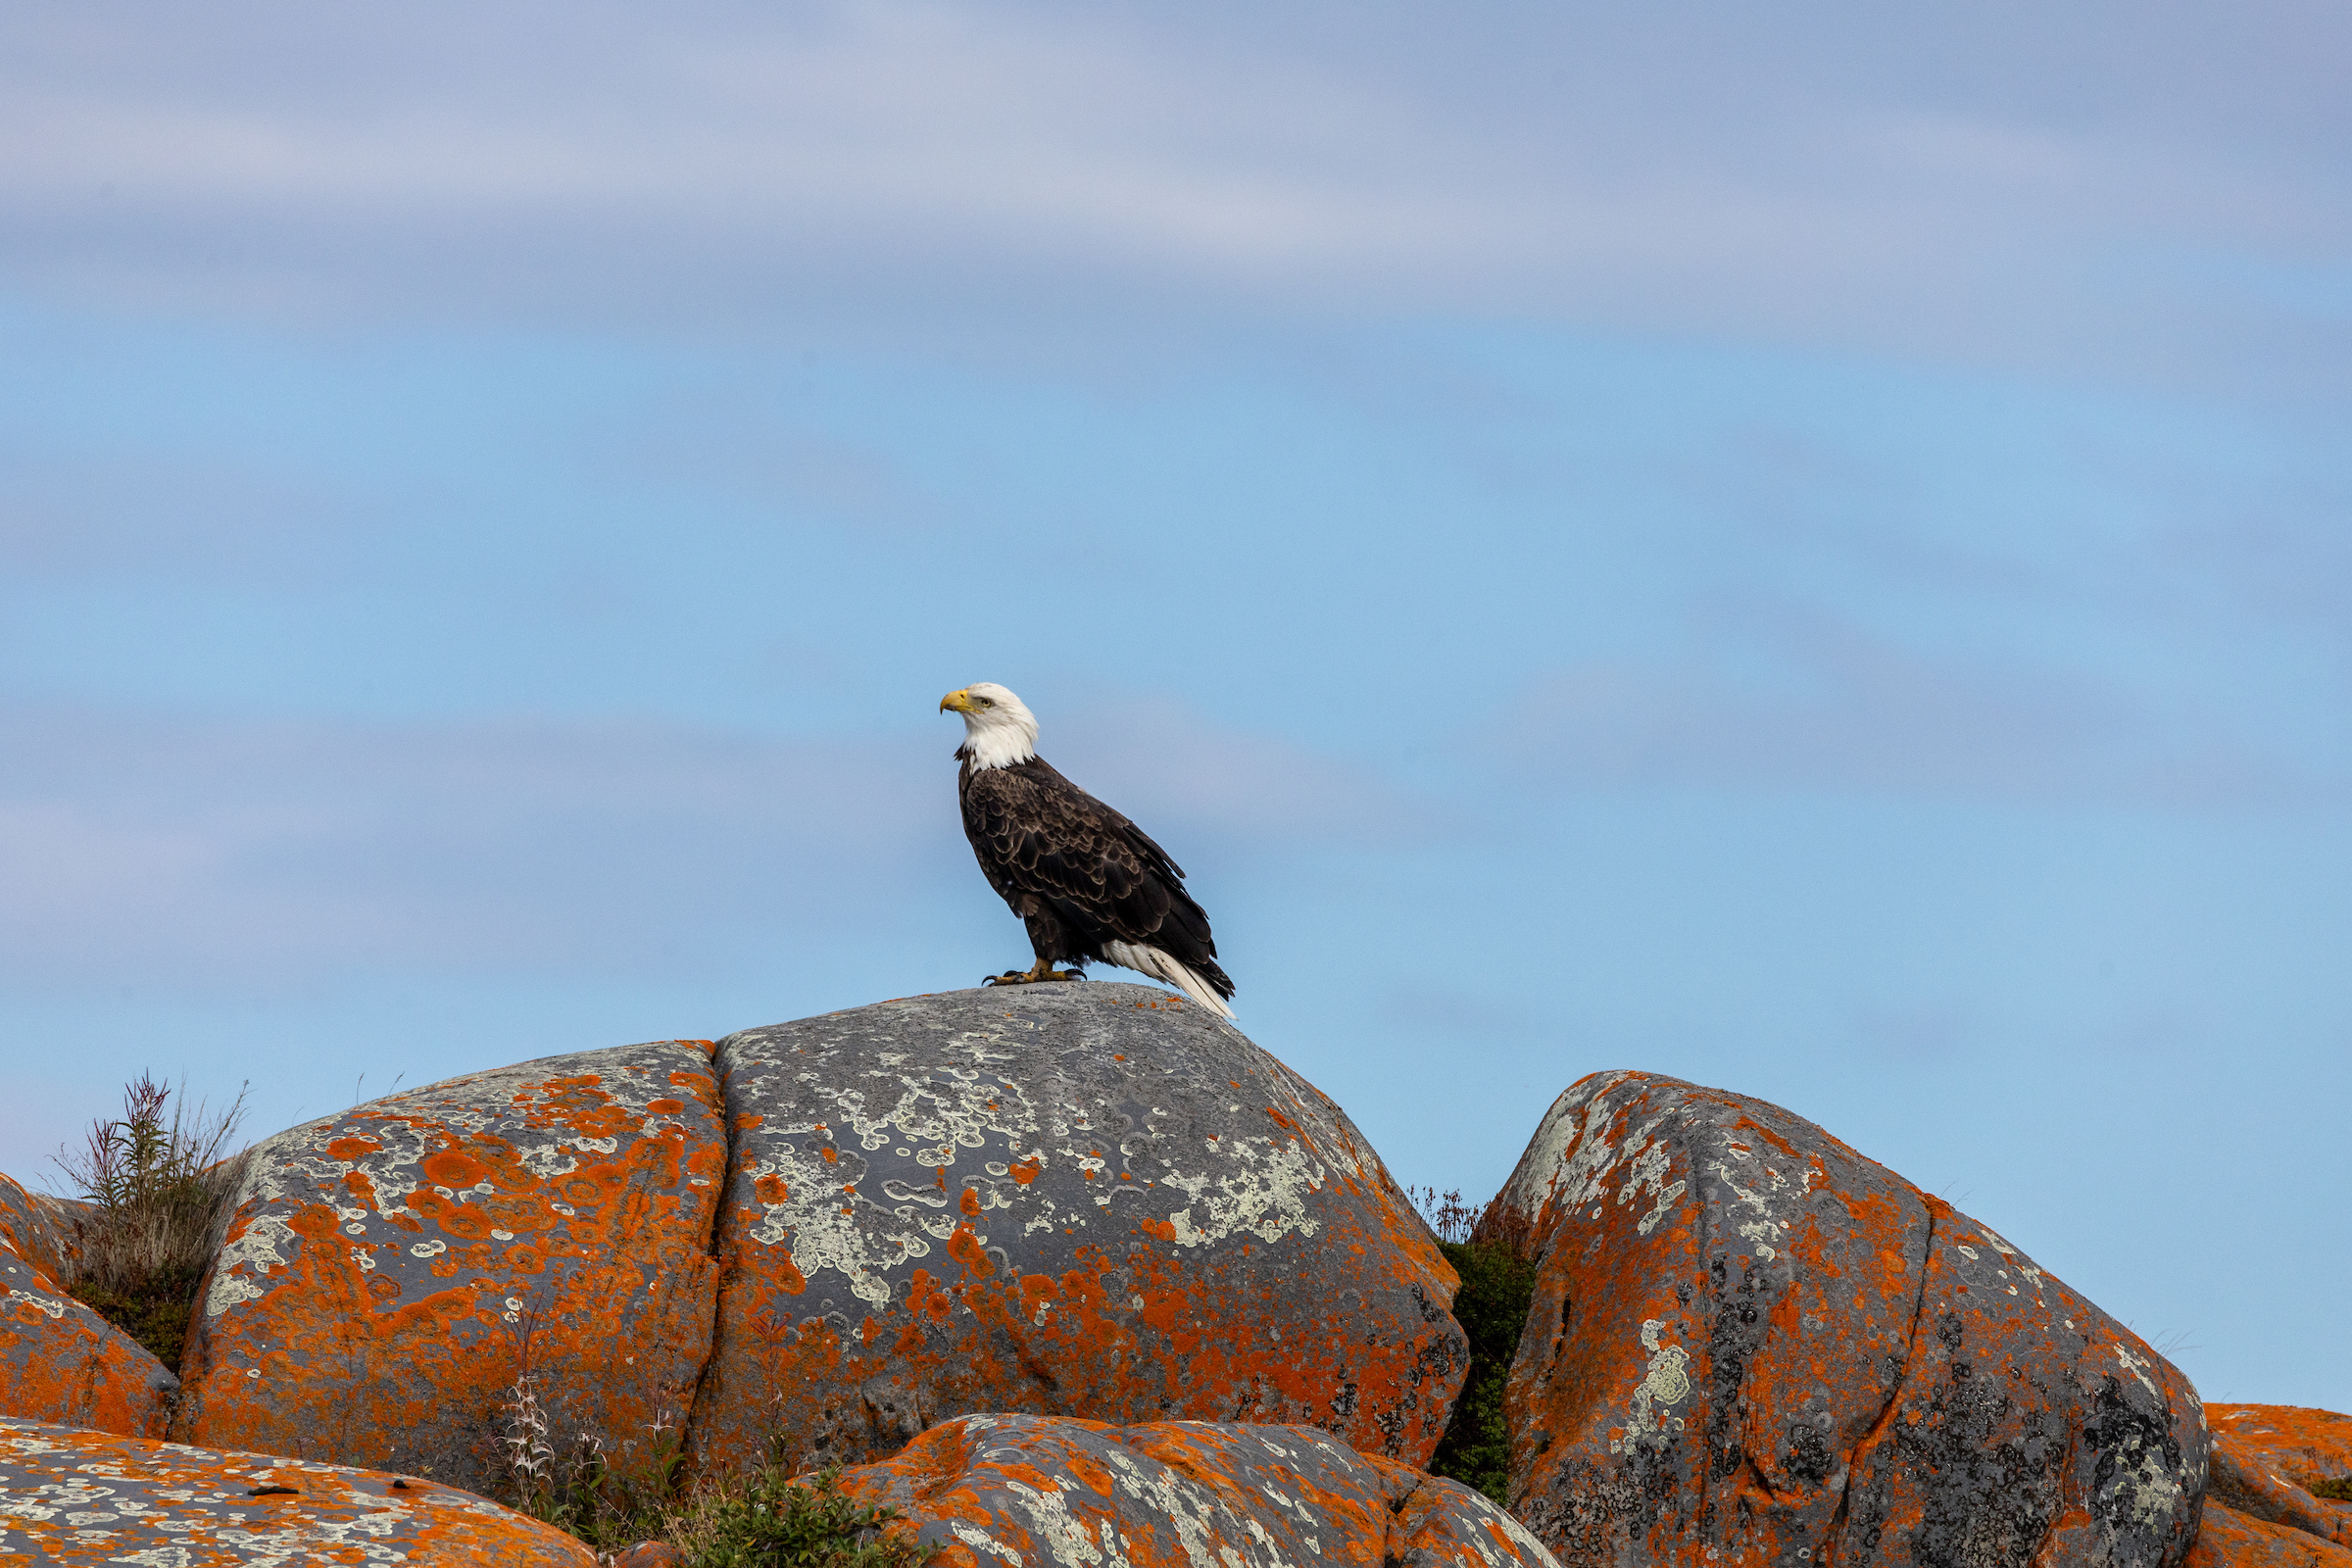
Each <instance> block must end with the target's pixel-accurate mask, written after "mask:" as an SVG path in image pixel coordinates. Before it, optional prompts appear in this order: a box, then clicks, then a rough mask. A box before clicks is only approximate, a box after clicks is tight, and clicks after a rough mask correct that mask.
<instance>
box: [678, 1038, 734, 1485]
mask: <svg viewBox="0 0 2352 1568" xmlns="http://www.w3.org/2000/svg"><path fill="white" fill-rule="evenodd" d="M711 1078H712V1079H714V1080H715V1081H716V1083H717V1086H718V1120H719V1132H720V1134H721V1135H722V1136H723V1137H724V1138H725V1139H726V1142H727V1157H726V1160H725V1162H724V1163H723V1164H721V1165H720V1166H719V1175H718V1201H716V1202H714V1203H712V1204H711V1229H710V1230H709V1231H708V1232H707V1233H706V1234H705V1235H704V1237H703V1255H704V1256H705V1257H708V1258H709V1259H711V1268H712V1270H713V1271H723V1270H724V1269H725V1267H726V1264H725V1262H724V1260H723V1259H722V1258H721V1256H720V1254H719V1250H718V1238H719V1233H720V1232H721V1231H723V1230H725V1229H726V1225H727V1199H728V1195H729V1194H731V1193H732V1192H733V1191H734V1189H735V1157H736V1154H737V1152H739V1151H740V1149H741V1148H742V1144H743V1134H742V1132H741V1131H740V1130H739V1129H738V1127H737V1125H736V1120H735V1118H736V1110H735V1096H734V1084H733V1080H734V1074H732V1073H728V1072H721V1071H720V1070H719V1066H718V1042H717V1041H715V1040H714V1041H711ZM725 1291H726V1280H725V1278H724V1277H723V1274H722V1276H721V1277H720V1278H718V1279H715V1280H713V1281H712V1282H711V1342H710V1343H711V1348H710V1349H709V1350H708V1351H707V1352H705V1354H704V1356H703V1364H702V1365H701V1366H700V1367H698V1368H696V1369H695V1374H694V1389H693V1392H692V1396H691V1397H689V1398H688V1399H687V1400H686V1408H685V1409H684V1410H683V1411H681V1412H680V1413H679V1415H678V1450H679V1451H680V1452H681V1453H691V1452H693V1451H694V1423H695V1419H696V1417H698V1416H699V1415H700V1414H701V1413H702V1408H703V1389H704V1387H705V1385H707V1384H708V1383H709V1382H710V1381H711V1368H712V1367H714V1366H716V1365H717V1364H718V1342H719V1340H720V1339H721V1338H722V1337H723V1336H724V1335H725V1334H726V1332H727V1315H726V1314H725V1313H724V1312H721V1311H720V1310H719V1309H718V1306H719V1301H720V1300H721V1299H723V1297H724V1295H725Z"/></svg>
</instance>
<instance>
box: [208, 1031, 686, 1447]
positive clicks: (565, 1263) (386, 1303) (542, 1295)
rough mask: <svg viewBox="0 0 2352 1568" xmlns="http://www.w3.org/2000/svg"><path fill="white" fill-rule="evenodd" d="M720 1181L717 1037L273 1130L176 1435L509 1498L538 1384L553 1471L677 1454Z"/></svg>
mask: <svg viewBox="0 0 2352 1568" xmlns="http://www.w3.org/2000/svg"><path fill="white" fill-rule="evenodd" d="M725 1166H726V1139H725V1134H724V1131H723V1127H722V1123H721V1119H720V1114H719V1106H718V1096H717V1087H716V1083H715V1081H714V1080H713V1078H712V1075H711V1063H710V1058H709V1055H708V1054H707V1047H706V1046H705V1045H704V1043H702V1042H700V1041H663V1042H659V1043H656V1044H652V1045H642V1046H627V1047H622V1048H619V1049H616V1050H611V1051H591V1052H582V1053H580V1054H574V1055H565V1056H550V1057H547V1058H545V1059H543V1060H539V1061H532V1062H525V1063H523V1064H522V1065H520V1066H516V1067H506V1068H501V1069H499V1070H497V1071H494V1072H483V1073H474V1074H471V1075H469V1076H467V1077H464V1078H453V1079H451V1080H449V1081H448V1082H446V1083H441V1084H435V1085H433V1086H431V1087H430V1088H425V1089H417V1090H412V1091H409V1092H407V1093H404V1094H398V1095H392V1096H389V1097H387V1098H385V1099H382V1100H378V1101H375V1102H372V1103H368V1104H366V1105H362V1106H359V1107H357V1108H356V1109H352V1110H348V1111H345V1112H343V1113H342V1114H340V1115H336V1116H328V1117H323V1118H321V1119H320V1120H318V1121H315V1122H312V1123H310V1124H309V1125H307V1126H303V1127H297V1128H295V1129H294V1130H293V1131H291V1132H286V1133H281V1134H279V1135H278V1136H276V1137H275V1138H272V1139H270V1140H268V1141H267V1142H265V1143H263V1144H262V1145H260V1146H259V1147H258V1148H257V1149H256V1150H255V1151H254V1152H253V1154H252V1157H251V1159H250V1161H249V1162H248V1164H247V1166H246V1170H245V1175H244V1180H243V1184H242V1185H241V1187H240V1188H239V1190H238V1193H237V1198H236V1206H235V1210H234V1213H233V1215H232V1217H231V1219H230V1221H229V1225H228V1230H227V1234H226V1238H225V1243H224V1245H223V1246H222V1247H221V1250H220V1253H219V1256H218V1258H217V1259H216V1261H215V1263H214V1266H213V1272H212V1274H211V1276H210V1277H209V1279H208V1281H207V1283H206V1286H205V1291H204V1295H203V1297H202V1298H201V1300H200V1302H199V1305H198V1310H197V1312H196V1314H195V1320H194V1324H193V1327H192V1330H191V1335H190V1344H189V1350H188V1357H187V1368H186V1369H187V1392H186V1397H185V1399H184V1401H183V1408H184V1411H185V1414H184V1416H183V1419H182V1421H181V1422H180V1423H179V1424H178V1425H176V1426H175V1428H174V1430H175V1432H177V1433H178V1434H179V1435H181V1436H183V1437H185V1438H186V1439H187V1440H188V1441H190V1442H198V1443H207V1444H215V1445H220V1446H234V1447H241V1448H252V1449H258V1450H262V1451H266V1452H273V1453H287V1454H297V1455H300V1456H303V1457H305V1458H315V1459H329V1460H334V1461H337V1462H343V1463H358V1464H367V1465H370V1466H376V1467H395V1466H396V1467H398V1468H400V1469H404V1470H408V1471H412V1472H414V1473H416V1474H418V1475H423V1476H429V1477H431V1478H432V1479H434V1480H437V1481H445V1482H450V1483H463V1484H466V1485H468V1486H471V1487H475V1488H477V1489H483V1490H495V1487H496V1485H497V1480H498V1477H499V1474H500V1465H499V1463H498V1461H499V1458H500V1453H501V1450H500V1447H499V1444H500V1440H501V1438H502V1437H504V1436H505V1435H506V1433H507V1431H508V1430H509V1423H510V1420H511V1418H512V1416H513V1414H514V1408H513V1407H514V1406H515V1405H517V1404H518V1403H519V1402H520V1401H519V1398H518V1393H517V1382H518V1380H519V1379H521V1378H523V1377H524V1376H525V1375H526V1374H528V1375H529V1377H530V1380H531V1381H530V1385H529V1388H530V1391H531V1394H532V1397H533V1398H535V1400H536V1401H537V1403H538V1405H539V1411H538V1415H539V1418H540V1419H543V1420H544V1421H545V1422H546V1425H547V1431H546V1441H547V1442H548V1444H549V1446H551V1447H552V1448H554V1449H555V1450H556V1452H557V1454H558V1455H559V1457H560V1458H563V1457H566V1456H576V1452H577V1446H579V1445H581V1444H583V1443H591V1442H593V1443H599V1444H602V1445H603V1446H604V1448H605V1451H606V1452H607V1454H608V1455H609V1456H612V1457H613V1459H614V1460H615V1461H616V1462H628V1460H629V1458H630V1456H631V1455H644V1454H647V1453H649V1452H650V1451H651V1450H652V1447H653V1446H655V1445H658V1444H660V1443H662V1442H670V1443H674V1442H675V1439H674V1437H672V1436H666V1435H668V1434H674V1433H675V1432H676V1430H677V1428H678V1426H679V1424H680V1420H681V1418H682V1416H683V1415H684V1413H685V1409H686V1403H687V1401H688V1400H689V1399H690V1398H691V1397H692V1391H693V1388H694V1384H695V1380H696V1378H697V1377H698V1376H699V1374H700V1373H701V1370H702V1366H703V1362H704V1359H705V1357H706V1356H707V1354H708V1352H709V1347H710V1335H711V1310H712V1305H713V1303H714V1301H715V1299H716V1270H715V1267H714V1265H713V1264H712V1262H711V1257H710V1253H709V1246H710V1237H711V1222H712V1220H713V1218H714V1216H715V1213H716V1207H717V1199H718V1194H719V1192H720V1191H721V1188H722V1186H723V1183H724V1180H725ZM655 1429H660V1430H659V1432H657V1431H656V1430H655Z"/></svg>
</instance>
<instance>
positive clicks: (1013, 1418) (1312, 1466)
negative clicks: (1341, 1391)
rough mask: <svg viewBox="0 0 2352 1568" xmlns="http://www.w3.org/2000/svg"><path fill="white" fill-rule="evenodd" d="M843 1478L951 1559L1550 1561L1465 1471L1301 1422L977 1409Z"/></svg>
mask: <svg viewBox="0 0 2352 1568" xmlns="http://www.w3.org/2000/svg"><path fill="white" fill-rule="evenodd" d="M841 1486H842V1490H843V1491H844V1492H846V1493H848V1494H849V1495H852V1496H854V1497H856V1498H857V1499H858V1501H860V1502H864V1503H869V1504H879V1505H881V1506H885V1507H891V1508H896V1509H898V1510H899V1512H900V1514H901V1515H902V1516H903V1517H902V1519H901V1520H900V1521H899V1522H898V1523H896V1524H894V1525H892V1526H891V1527H890V1528H891V1529H892V1530H894V1531H901V1530H910V1531H912V1532H914V1533H915V1535H916V1538H917V1539H918V1541H920V1542H921V1544H924V1545H925V1546H928V1547H930V1548H932V1554H931V1555H928V1556H927V1558H926V1560H927V1561H929V1562H932V1563H935V1564H939V1565H942V1568H1025V1565H1027V1564H1033V1563H1078V1562H1086V1563H1126V1564H1132V1565H1133V1568H1187V1565H1191V1564H1199V1563H1208V1562H1216V1563H1221V1564H1222V1565H1223V1568H1287V1565H1290V1564H1295V1563H1303V1562H1319V1563H1323V1564H1327V1565H1332V1568H1340V1565H1349V1564H1360V1565H1363V1568H1381V1565H1384V1564H1396V1565H1400V1568H1401V1565H1409V1568H1443V1565H1446V1564H1460V1565H1462V1568H1505V1565H1512V1564H1524V1565H1526V1568H1553V1565H1552V1559H1551V1555H1550V1553H1548V1552H1546V1551H1545V1550H1544V1547H1543V1544H1541V1543H1539V1542H1538V1541H1537V1540H1536V1538H1535V1537H1534V1536H1532V1535H1530V1534H1529V1533H1528V1532H1527V1529H1526V1527H1525V1526H1523V1525H1521V1524H1520V1523H1519V1521H1518V1520H1516V1519H1513V1518H1512V1517H1511V1516H1510V1515H1509V1514H1507V1513H1504V1512H1503V1511H1502V1510H1501V1509H1500V1508H1497V1507H1495V1505H1494V1504H1493V1503H1491V1502H1489V1501H1488V1500H1487V1499H1486V1498H1484V1497H1482V1496H1480V1495H1478V1494H1477V1493H1475V1492H1473V1491H1471V1490H1470V1489H1469V1488H1468V1487H1465V1486H1463V1485H1462V1484H1461V1483H1459V1482H1457V1481H1444V1480H1440V1479H1439V1478H1438V1477H1436V1476H1431V1475H1424V1474H1423V1473H1422V1472H1420V1471H1418V1470H1415V1469H1413V1468H1411V1467H1410V1466H1408V1465H1402V1464H1398V1463H1397V1462H1396V1461H1395V1460H1392V1459H1384V1458H1381V1457H1379V1456H1378V1455H1376V1454H1368V1453H1361V1452H1358V1451H1357V1450H1355V1449H1353V1448H1350V1447H1349V1446H1348V1445H1347V1444H1345V1443H1343V1442H1341V1441H1340V1440H1338V1439H1337V1438H1334V1437H1332V1436H1331V1435H1330V1434H1328V1433H1325V1432H1322V1431H1319V1430H1317V1429H1316V1428H1313V1427H1304V1426H1245V1425H1229V1424H1219V1423H1213V1422H1205V1421H1165V1422H1158V1423H1154V1424H1152V1425H1150V1426H1136V1427H1114V1426H1107V1425H1105V1424H1103V1423H1102V1422H1100V1421H1079V1420H1073V1419H1069V1418H1067V1417H1058V1416H1035V1415H967V1416H963V1417H960V1418H958V1419H956V1420H954V1421H947V1422H943V1423H941V1424H940V1425H938V1426H935V1427H933V1428H931V1430H929V1431H928V1432H925V1433H924V1434H923V1435H922V1436H921V1437H918V1438H916V1439H915V1440H914V1442H912V1443H911V1444H908V1445H907V1447H906V1448H905V1449H903V1450H902V1451H901V1452H900V1453H899V1454H898V1456H897V1457H895V1458H892V1459H887V1460H884V1461H883V1462H881V1463H879V1464H870V1465H864V1466H860V1467H859V1468H857V1469H853V1470H845V1471H843V1472H842V1476H841Z"/></svg>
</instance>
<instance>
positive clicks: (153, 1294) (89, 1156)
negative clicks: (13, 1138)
mask: <svg viewBox="0 0 2352 1568" xmlns="http://www.w3.org/2000/svg"><path fill="white" fill-rule="evenodd" d="M244 1117H245V1092H244V1091H243V1090H242V1089H240V1090H239V1091H238V1092H237V1098H236V1099H235V1100H234V1101H232V1102H231V1103H229V1105H228V1108H227V1109H225V1110H222V1111H220V1112H214V1111H213V1110H212V1109H211V1108H210V1107H209V1106H207V1105H205V1104H204V1103H197V1104H195V1105H193V1106H191V1105H189V1104H188V1103H187V1096H186V1092H185V1090H184V1089H182V1090H181V1091H179V1092H178V1093H177V1096H176V1099H175V1097H174V1092H173V1090H172V1088H171V1087H170V1086H169V1085H166V1084H159V1083H157V1082H156V1081H155V1079H154V1077H153V1076H152V1075H148V1074H141V1075H140V1078H139V1081H138V1082H136V1083H134V1084H129V1085H126V1086H124V1088H123V1115H122V1116H121V1118H120V1119H117V1120H114V1121H107V1120H100V1121H96V1122H93V1123H91V1124H90V1131H89V1136H88V1138H87V1140H86V1141H85V1142H84V1144H83V1146H82V1147H81V1148H80V1149H78V1150H61V1151H59V1152H58V1156H57V1165H58V1168H59V1169H60V1170H61V1171H63V1172H64V1173H65V1175H66V1179H67V1180H68V1181H69V1182H71V1183H72V1184H73V1188H74V1190H75V1191H76V1192H78V1193H79V1194H80V1196H81V1197H82V1199H83V1200H84V1202H83V1203H81V1204H79V1205H76V1206H75V1208H74V1210H73V1214H72V1216H71V1218H70V1219H68V1220H67V1221H66V1223H65V1225H64V1226H63V1229H64V1230H65V1232H66V1235H65V1247H64V1255H63V1256H62V1257H61V1258H60V1259H59V1262H60V1264H61V1273H62V1276H63V1277H62V1278H61V1279H60V1280H59V1283H60V1284H62V1285H64V1286H65V1287H66V1289H67V1290H68V1291H70V1292H71V1293H73V1296H74V1297H75V1298H76V1299H79V1300H81V1301H83V1302H85V1303H87V1304H88V1305H89V1306H90V1307H91V1308H93V1309H94V1310H96V1311H97V1312H98V1314H99V1315H100V1316H102V1317H104V1318H105V1319H106V1320H107V1321H108V1322H110V1323H112V1324H114V1325H115V1326H116V1327H117V1328H120V1329H122V1330H123V1332H124V1333H126V1334H128V1335H129V1336H130V1337H131V1338H132V1339H135V1340H137V1341H138V1342H139V1343H140V1344H141V1345H144V1346H145V1347H147V1348H148V1349H149V1350H151V1351H153V1352H154V1354H155V1357H156V1359H157V1360H159V1361H161V1362H163V1363H164V1365H166V1366H168V1367H170V1368H172V1370H173V1371H177V1370H178V1368H179V1357H180V1351H181V1350H182V1349H183V1348H185V1346H186V1343H187V1332H188V1319H189V1315H190V1313H191V1311H192V1310H193V1308H194V1306H195V1301H196V1292H197V1289H198V1287H200V1286H201V1285H202V1284H203V1283H204V1271H205V1269H206V1267H207V1266H209V1265H210V1263H211V1262H212V1253H213V1247H214V1235H213V1232H214V1226H215V1222H216V1221H217V1220H218V1219H219V1218H221V1210H222V1209H223V1208H224V1206H225V1205H226V1204H227V1202H228V1201H229V1199H230V1197H231V1196H232V1195H233V1194H234V1193H235V1191H236V1186H237V1178H238V1176H239V1175H240V1174H242V1172H243V1169H244V1157H243V1155H242V1154H239V1155H237V1156H235V1157H233V1158H223V1157H222V1154H223V1152H224V1151H226V1150H227V1149H228V1148H229V1145H230V1142H231V1140H232V1139H234V1138H235V1136H236V1131H237V1126H238V1124H239V1123H240V1122H242V1121H243V1120H244Z"/></svg>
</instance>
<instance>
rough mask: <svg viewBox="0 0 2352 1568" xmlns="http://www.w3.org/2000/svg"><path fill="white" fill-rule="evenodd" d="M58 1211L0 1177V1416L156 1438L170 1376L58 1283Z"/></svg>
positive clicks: (62, 1250) (171, 1391)
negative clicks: (19, 1417)
mask: <svg viewBox="0 0 2352 1568" xmlns="http://www.w3.org/2000/svg"><path fill="white" fill-rule="evenodd" d="M59 1207H60V1205H59V1204H58V1202H57V1201H56V1200H54V1199H44V1198H42V1197H41V1196H39V1195H37V1194H34V1193H28V1192H26V1191H25V1189H24V1188H22V1187H20V1186H18V1185H17V1184H16V1183H15V1182H13V1181H11V1180H9V1179H8V1178H7V1177H6V1176H0V1414H4V1415H12V1416H21V1417H24V1418H25V1419H26V1420H30V1421H62V1422H65V1423H67V1424H69V1425H72V1426H78V1427H96V1428H98V1429H99V1430H100V1431H104V1432H114V1433H119V1434H122V1435H123V1436H125V1437H156V1438H160V1437H162V1436H163V1435H164V1428H165V1425H166V1423H167V1422H168V1421H169V1419H170V1416H171V1411H172V1399H173V1397H176V1396H177V1394H178V1393H179V1379H178V1378H176V1377H174V1376H172V1372H171V1370H170V1369H169V1368H168V1367H166V1366H165V1365H164V1364H163V1363H162V1362H161V1361H158V1360H157V1359H156V1358H155V1357H154V1356H153V1355H152V1354H150V1353H149V1352H148V1350H147V1348H146V1347H145V1346H143V1345H141V1344H140V1343H139V1342H138V1341H136V1340H134V1339H132V1338H131V1337H130V1336H129V1335H127V1334H125V1333H123V1331H122V1330H121V1329H119V1328H117V1327H115V1326H114V1325H113V1324H112V1323H109V1322H108V1321H107V1320H106V1319H105V1318H102V1317H100V1316H99V1315H98V1314H97V1313H96V1312H93V1311H91V1310H90V1309H89V1308H88V1307H87V1306H84V1305H83V1304H82V1303H81V1302H79V1301H77V1300H75V1299H73V1297H72V1296H71V1295H69V1294H68V1293H67V1291H66V1289H65V1287H64V1285H63V1284H61V1283H60V1282H59V1279H58V1276H57V1270H58V1267H59V1265H60V1262H61V1261H62V1259H63V1258H64V1256H65V1254H66V1250H67V1248H68V1246H69V1243H68V1241H67V1238H66V1234H65V1231H64V1229H63V1227H62V1226H61V1224H60V1223H59V1221H60V1219H61V1215H60V1213H59Z"/></svg>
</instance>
